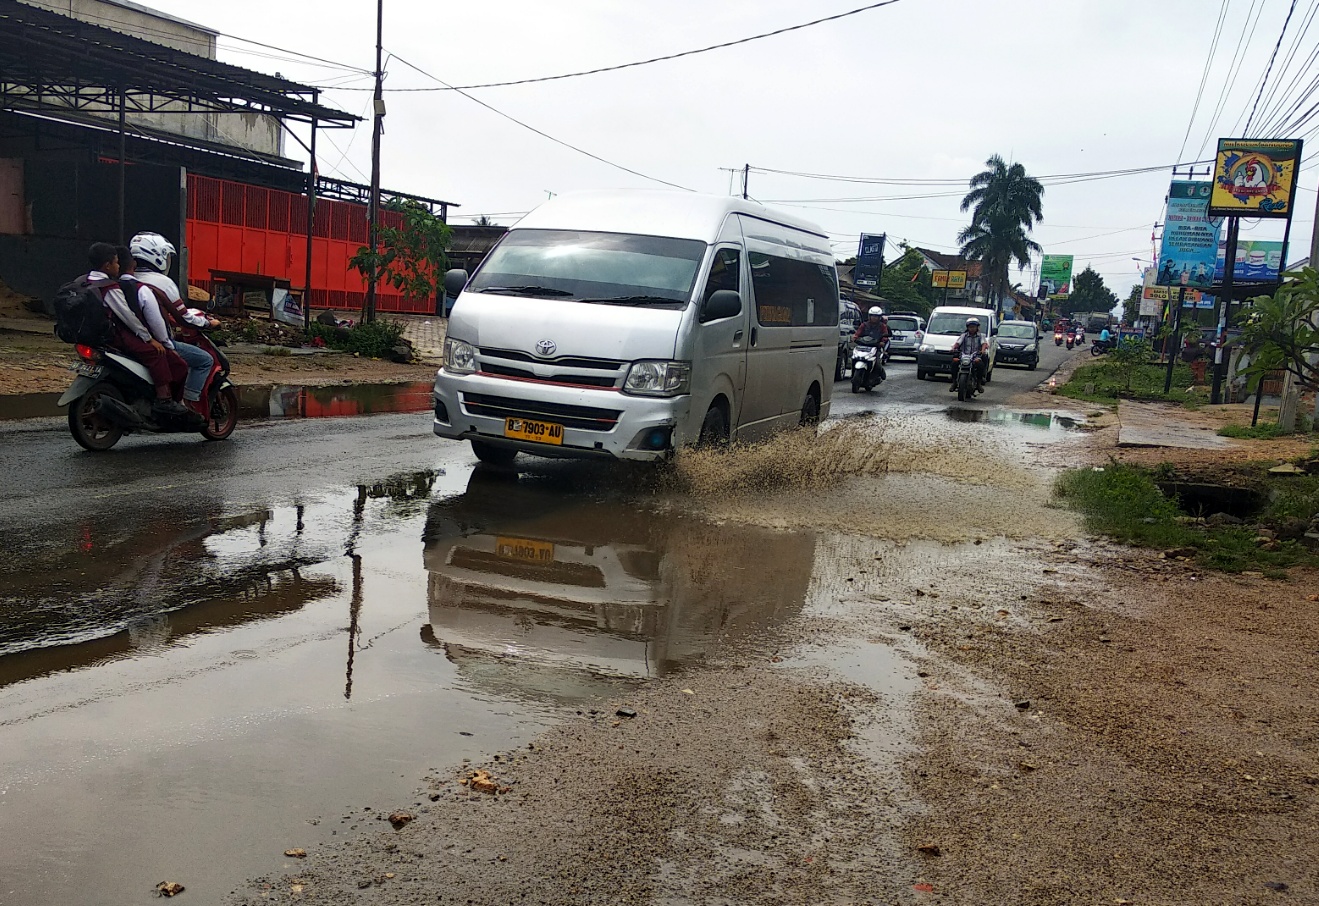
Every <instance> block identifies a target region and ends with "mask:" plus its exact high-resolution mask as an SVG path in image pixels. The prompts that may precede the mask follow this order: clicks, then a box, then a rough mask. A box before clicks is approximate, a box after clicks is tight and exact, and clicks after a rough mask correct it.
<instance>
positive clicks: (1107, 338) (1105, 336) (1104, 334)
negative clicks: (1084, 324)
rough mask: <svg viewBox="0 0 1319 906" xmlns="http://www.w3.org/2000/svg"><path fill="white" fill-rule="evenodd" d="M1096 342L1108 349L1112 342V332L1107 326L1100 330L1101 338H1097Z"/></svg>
mask: <svg viewBox="0 0 1319 906" xmlns="http://www.w3.org/2000/svg"><path fill="white" fill-rule="evenodd" d="M1095 342H1096V343H1097V344H1099V345H1100V346H1102V347H1103V348H1105V349H1107V348H1108V347H1109V346H1110V345H1111V344H1112V334H1110V333H1109V332H1108V328H1107V327H1105V328H1104V329H1103V330H1101V331H1099V339H1098V340H1096V341H1095Z"/></svg>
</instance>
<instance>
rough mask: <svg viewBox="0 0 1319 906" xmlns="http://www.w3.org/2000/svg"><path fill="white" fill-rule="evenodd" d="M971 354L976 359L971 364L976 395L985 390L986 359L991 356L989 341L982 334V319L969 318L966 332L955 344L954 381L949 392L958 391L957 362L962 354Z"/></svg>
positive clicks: (949, 387)
mask: <svg viewBox="0 0 1319 906" xmlns="http://www.w3.org/2000/svg"><path fill="white" fill-rule="evenodd" d="M964 351H965V352H970V353H972V354H973V355H974V356H975V358H974V359H973V360H972V362H971V367H972V368H973V369H975V370H974V374H975V381H976V393H983V392H984V389H985V357H986V356H987V355H988V354H989V340H988V339H987V338H986V337H985V336H984V335H983V334H981V333H980V319H979V318H967V319H966V330H965V331H963V333H962V335H961V336H960V337H958V338H957V340H956V342H954V343H953V363H954V368H953V380H952V382H951V383H950V384H949V385H948V392H949V393H953V392H955V391H956V390H957V361H958V357H959V356H960V355H961V354H962V352H964Z"/></svg>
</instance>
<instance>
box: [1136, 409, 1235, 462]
mask: <svg viewBox="0 0 1319 906" xmlns="http://www.w3.org/2000/svg"><path fill="white" fill-rule="evenodd" d="M1181 412H1182V410H1181V409H1179V408H1178V407H1176V406H1169V405H1167V404H1163V403H1135V402H1129V401H1127V400H1123V401H1122V402H1121V403H1120V404H1119V405H1118V424H1119V427H1118V436H1117V445H1118V446H1119V447H1176V448H1179V449H1184V450H1221V449H1225V448H1227V447H1230V446H1232V443H1231V441H1229V440H1228V439H1227V438H1225V437H1219V436H1218V434H1217V433H1216V429H1214V428H1211V427H1205V426H1202V425H1197V424H1195V423H1193V422H1190V421H1187V420H1186V419H1184V418H1180V417H1179V415H1180V414H1181Z"/></svg>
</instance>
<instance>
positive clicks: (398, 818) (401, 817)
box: [389, 812, 416, 830]
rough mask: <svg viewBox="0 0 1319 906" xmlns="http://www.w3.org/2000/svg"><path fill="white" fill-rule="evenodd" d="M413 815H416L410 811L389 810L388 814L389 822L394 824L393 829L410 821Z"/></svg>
mask: <svg viewBox="0 0 1319 906" xmlns="http://www.w3.org/2000/svg"><path fill="white" fill-rule="evenodd" d="M415 817H416V815H413V814H412V813H411V812H391V813H390V815H389V823H390V824H392V825H394V830H398V829H399V828H401V827H403V826H404V825H406V824H408V823H409V822H410V821H412V819H413V818H415Z"/></svg>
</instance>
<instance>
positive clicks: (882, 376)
mask: <svg viewBox="0 0 1319 906" xmlns="http://www.w3.org/2000/svg"><path fill="white" fill-rule="evenodd" d="M887 352H888V342H887V341H885V342H884V348H883V349H881V348H880V346H879V344H878V343H877V342H876V341H875V340H874V339H872V338H871V337H861V338H860V339H859V340H857V341H856V346H855V347H854V348H853V349H852V392H853V393H860V392H861V391H862V390H873V389H874V388H875V387H876V386H878V385H879V384H881V383H883V382H884V381H885V380H886V379H887V378H888V374H887V372H885V371H884V356H885V355H886V353H887Z"/></svg>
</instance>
